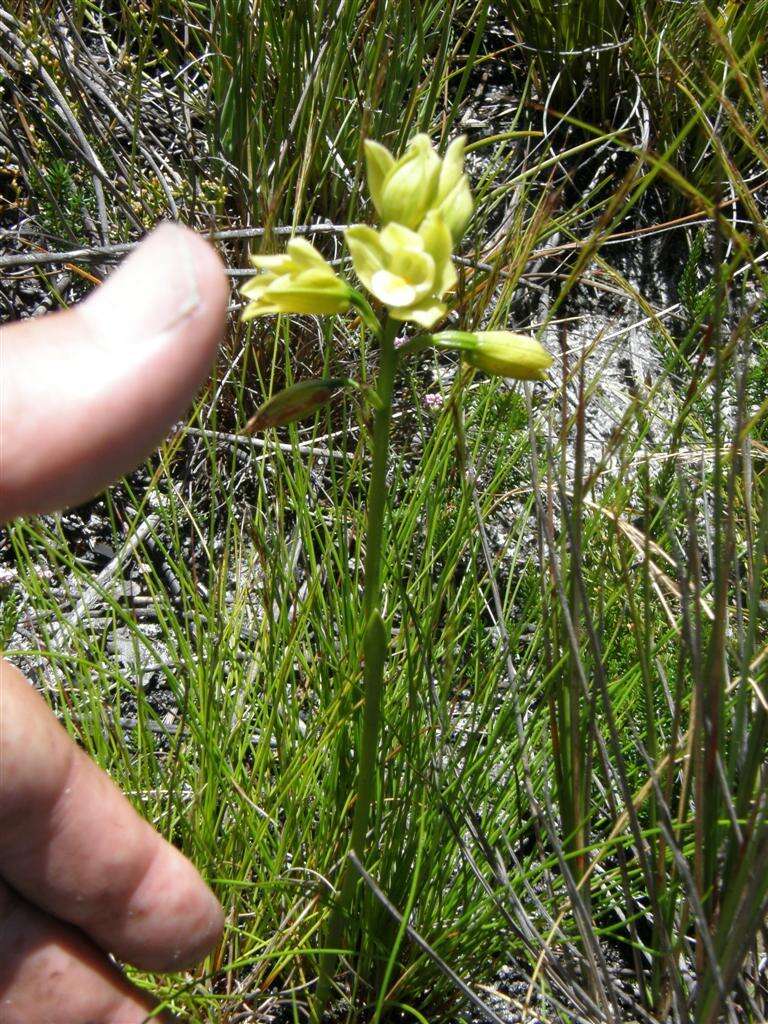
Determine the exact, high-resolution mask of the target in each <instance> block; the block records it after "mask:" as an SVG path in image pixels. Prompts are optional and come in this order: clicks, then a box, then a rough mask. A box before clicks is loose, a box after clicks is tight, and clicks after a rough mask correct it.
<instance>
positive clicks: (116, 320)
mask: <svg viewBox="0 0 768 1024" xmlns="http://www.w3.org/2000/svg"><path fill="white" fill-rule="evenodd" d="M189 239H190V235H189V234H188V232H187V231H186V230H185V229H184V228H181V227H179V226H178V225H177V224H172V223H170V222H165V223H163V224H161V225H160V226H159V227H157V228H155V230H154V231H152V232H151V234H149V235H148V236H147V237H146V238H145V239H144V240H143V241H142V242H141V244H140V245H139V246H138V247H137V248H136V249H135V250H134V251H133V252H132V253H131V254H130V256H128V257H127V258H126V259H125V260H124V261H123V263H121V264H120V266H119V267H118V268H117V270H115V271H113V272H112V274H110V276H109V277H108V278H107V279H106V281H105V282H104V283H103V284H102V285H100V286H99V287H98V288H97V289H96V290H95V291H94V292H92V293H91V295H90V296H89V297H88V299H87V301H86V302H85V304H84V306H83V309H82V312H83V313H84V314H85V315H86V316H88V317H89V318H90V319H91V320H92V321H94V322H96V321H97V322H98V326H99V327H100V328H101V329H102V330H103V328H104V327H105V326H108V327H109V330H110V335H111V337H112V340H113V341H114V340H115V338H116V336H118V337H119V338H120V339H121V340H122V339H125V340H126V341H128V342H136V343H139V344H140V343H141V342H142V341H143V340H149V339H150V338H154V337H157V335H159V334H165V333H166V332H168V331H170V330H172V329H173V328H174V327H176V326H177V325H178V324H179V323H180V322H181V321H183V320H186V319H187V318H188V317H189V316H191V315H192V314H193V313H194V312H195V310H196V309H198V308H199V306H200V291H199V288H198V284H197V275H196V271H195V262H194V258H193V254H192V248H191V246H190V244H189Z"/></svg>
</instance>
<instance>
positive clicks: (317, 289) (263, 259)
mask: <svg viewBox="0 0 768 1024" xmlns="http://www.w3.org/2000/svg"><path fill="white" fill-rule="evenodd" d="M251 263H252V264H253V265H254V266H255V267H256V268H257V269H258V270H259V271H260V273H258V274H256V275H255V277H252V278H251V279H250V280H249V281H248V283H247V284H245V285H244V286H243V288H242V289H241V291H242V293H243V295H244V296H245V297H246V298H247V299H250V302H249V303H248V305H247V306H246V307H245V309H244V310H243V313H242V316H241V319H242V320H252V319H253V318H254V317H256V316H267V315H268V314H270V313H314V314H316V315H317V316H328V315H331V314H333V313H345V312H346V311H347V310H348V309H349V307H350V305H351V302H352V295H353V291H352V289H351V288H350V286H349V285H348V284H347V283H346V282H345V281H342V280H341V278H339V277H337V276H336V274H335V272H334V270H333V268H332V267H331V265H330V264H329V263H328V262H327V261H326V260H325V259H323V257H322V256H321V255H320V253H319V252H318V251H317V249H315V247H314V246H313V245H311V244H310V243H309V242H307V241H306V239H303V238H292V239H291V240H290V242H288V245H287V246H286V251H285V252H284V253H281V254H280V255H277V256H252V257H251Z"/></svg>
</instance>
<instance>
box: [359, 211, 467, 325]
mask: <svg viewBox="0 0 768 1024" xmlns="http://www.w3.org/2000/svg"><path fill="white" fill-rule="evenodd" d="M345 237H346V240H347V245H348V246H349V251H350V252H351V254H352V264H353V266H354V268H355V273H356V274H357V276H358V277H359V278H360V280H361V281H362V283H363V284H364V285H365V287H366V288H367V289H368V291H369V292H370V293H371V294H372V295H374V296H375V297H376V298H377V299H378V300H379V302H381V303H382V304H383V305H385V306H386V307H387V308H388V309H389V313H390V316H391V317H392V318H393V319H395V320H411V321H413V322H414V323H417V324H421V326H422V327H426V328H429V327H431V326H432V325H433V324H434V323H436V322H437V321H438V320H439V319H440V318H441V317H442V316H444V315H445V312H446V308H447V307H446V305H445V303H444V302H442V301H441V300H442V298H443V296H444V295H445V293H446V292H447V291H448V290H449V289H450V288H453V286H454V285H455V284H456V269H455V267H454V266H453V263H452V261H451V248H452V240H451V233H450V231H449V230H448V228H447V227H446V225H445V222H444V221H443V219H442V217H441V215H440V214H439V213H437V212H436V211H434V210H433V211H431V212H430V213H428V214H427V216H426V217H425V218H424V220H423V221H422V224H421V226H420V228H419V230H418V231H411V230H410V228H407V227H404V226H403V225H402V224H398V223H391V224H387V225H386V227H385V228H383V229H382V230H381V231H374V229H373V228H370V227H367V226H366V225H364V224H357V225H355V226H354V227H351V228H349V229H348V230H347V232H346V233H345Z"/></svg>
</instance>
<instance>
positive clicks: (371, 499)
mask: <svg viewBox="0 0 768 1024" xmlns="http://www.w3.org/2000/svg"><path fill="white" fill-rule="evenodd" d="M396 333H397V322H396V321H393V320H387V321H386V322H385V324H384V329H383V331H382V332H381V348H380V363H379V374H378V379H377V382H376V394H377V396H378V399H379V406H378V408H377V409H376V411H375V414H374V420H373V465H372V467H371V479H370V483H369V485H368V501H367V506H366V515H367V524H366V537H365V586H364V591H363V620H364V622H365V634H364V636H363V658H364V671H363V722H362V731H361V735H360V750H359V755H358V762H357V793H356V796H355V809H354V813H353V817H352V833H351V836H350V842H349V849H350V850H354V852H355V853H356V854H357V856H358V858H359V859H360V860H361V861H362V862H364V861H365V838H366V835H367V833H368V826H369V823H370V819H371V808H372V807H373V803H374V800H375V797H376V774H377V760H378V750H379V737H380V734H381V701H382V690H383V680H384V664H385V661H386V646H387V638H386V630H385V627H384V622H383V618H382V615H381V564H382V555H383V550H384V545H385V536H386V531H385V523H384V513H385V509H386V503H387V465H388V463H389V431H390V424H391V421H392V391H393V386H394V380H395V369H396V367H397V351H396V349H395V334H396ZM357 881H358V879H357V876H356V875H355V873H354V871H352V869H351V866H350V864H349V861H348V860H347V859H346V857H345V859H344V863H343V866H342V870H341V882H340V885H339V895H338V898H337V900H336V904H335V906H334V908H333V912H332V914H331V920H330V922H329V925H328V931H327V933H326V937H325V942H324V943H323V945H324V947H325V949H326V950H327V952H324V953H323V954H322V955H321V957H320V970H319V977H318V982H317V993H316V997H315V1001H314V1006H313V1012H312V1017H313V1020H314V1021H319V1020H320V1018H321V1017H322V1014H323V1012H324V1010H325V1007H326V1005H327V1003H328V999H329V997H330V994H331V982H332V978H333V972H334V970H335V967H336V959H337V954H336V953H335V952H333V951H334V950H336V949H339V948H340V947H341V944H342V942H343V941H344V924H345V918H346V917H347V914H348V912H349V908H350V906H351V904H352V900H353V898H354V895H355V887H356V884H357Z"/></svg>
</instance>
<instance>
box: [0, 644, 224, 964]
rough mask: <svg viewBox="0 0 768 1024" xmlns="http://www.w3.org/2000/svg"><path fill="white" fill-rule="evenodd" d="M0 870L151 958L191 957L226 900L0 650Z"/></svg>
mask: <svg viewBox="0 0 768 1024" xmlns="http://www.w3.org/2000/svg"><path fill="white" fill-rule="evenodd" d="M0 765H1V766H2V770H1V771H0V876H2V877H3V878H4V879H5V880H6V881H7V882H8V883H9V885H11V886H12V888H13V889H15V890H16V892H18V893H20V894H21V895H23V896H24V897H26V899H27V900H29V901H30V902H31V903H34V904H36V905H37V906H38V907H40V908H42V909H43V910H45V911H47V912H48V913H49V914H52V915H53V916H55V917H58V918H61V919H62V920H65V921H68V922H70V923H71V924H74V925H76V926H77V927H79V928H81V929H82V930H83V931H84V932H86V933H87V934H88V935H89V936H90V937H91V938H92V939H93V940H94V941H95V942H96V943H97V944H98V945H99V946H101V947H102V948H103V949H106V950H108V951H109V952H111V953H114V954H115V955H116V956H117V957H118V958H119V959H121V960H126V961H129V962H130V963H133V964H135V965H136V966H138V967H143V968H145V969H147V970H173V969H177V968H181V967H185V966H189V965H191V964H194V963H197V962H198V961H199V960H201V959H202V957H203V956H204V955H205V954H206V953H207V952H208V951H209V950H210V949H211V948H212V947H213V946H214V945H215V944H216V942H217V940H218V938H219V936H220V934H221V929H222V926H223V918H222V911H221V908H220V906H219V903H218V901H217V900H216V898H215V897H214V895H213V893H212V892H211V891H210V890H209V889H208V887H207V886H206V885H205V883H204V882H203V880H202V879H201V878H200V876H199V874H198V873H197V871H196V870H195V868H194V867H193V866H192V864H190V862H189V861H188V860H187V859H186V858H185V857H184V856H182V854H181V853H180V852H179V851H178V850H177V849H176V848H175V847H173V846H171V845H170V843H167V842H166V841H165V840H164V839H162V838H161V837H160V836H159V835H158V834H157V833H156V832H155V831H154V830H153V829H152V828H151V826H150V825H149V824H148V823H147V822H146V821H144V819H143V818H141V817H140V816H139V815H138V814H137V813H136V811H134V809H133V808H132V807H131V805H130V804H129V803H128V801H127V800H126V798H125V797H124V796H123V795H122V793H120V791H119V790H118V789H117V787H116V786H115V785H114V784H113V783H112V782H111V780H110V779H109V778H108V776H107V775H106V774H104V772H102V771H100V770H99V768H97V766H96V765H95V764H94V763H93V761H91V760H90V758H88V757H87V756H86V755H85V754H84V753H83V751H82V750H80V749H79V748H78V747H77V746H75V744H74V743H73V742H72V741H71V740H70V738H69V737H68V736H67V734H66V732H65V730H64V729H63V728H62V726H61V725H60V724H59V723H58V722H57V721H56V718H55V717H54V716H53V714H52V713H51V712H50V710H49V709H48V707H47V705H46V704H45V702H44V701H43V699H42V698H41V697H40V696H39V695H38V694H37V693H36V692H35V691H34V690H33V689H32V687H31V686H30V684H29V683H28V682H27V681H26V680H25V679H24V677H23V676H22V675H21V673H20V672H18V671H17V670H16V669H15V668H13V666H12V665H10V664H9V663H8V662H5V661H2V660H0Z"/></svg>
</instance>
